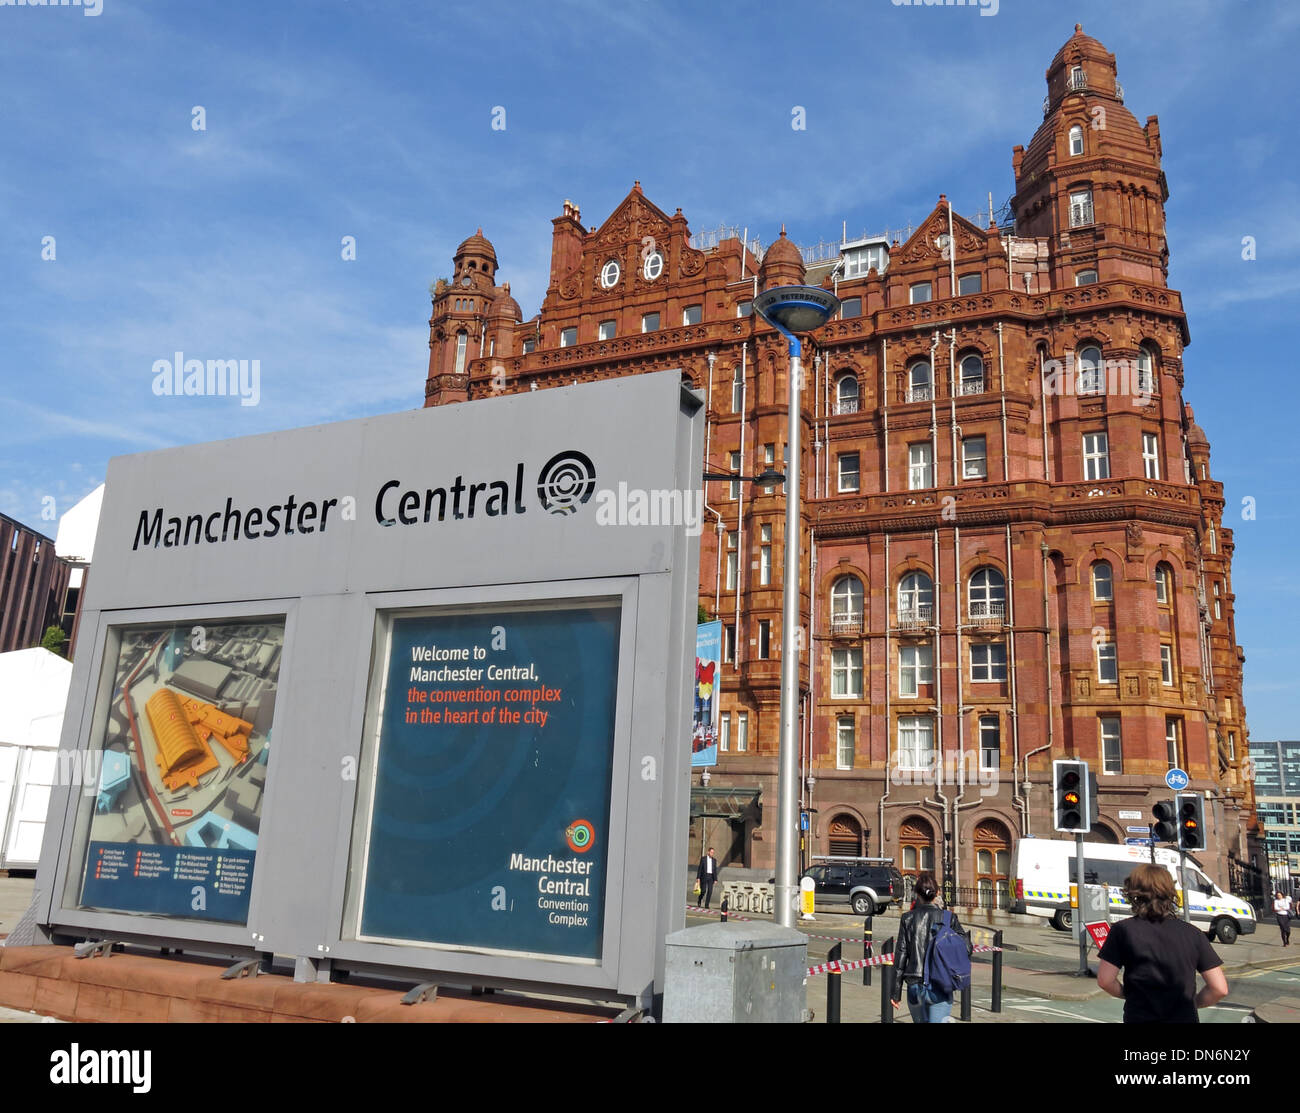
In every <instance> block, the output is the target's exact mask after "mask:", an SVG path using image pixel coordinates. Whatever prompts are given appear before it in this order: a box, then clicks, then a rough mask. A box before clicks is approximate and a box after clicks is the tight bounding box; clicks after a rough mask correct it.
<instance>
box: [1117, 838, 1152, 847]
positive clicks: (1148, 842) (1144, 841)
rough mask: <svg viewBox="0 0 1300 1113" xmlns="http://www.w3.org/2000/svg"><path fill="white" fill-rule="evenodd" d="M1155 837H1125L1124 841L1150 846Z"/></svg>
mask: <svg viewBox="0 0 1300 1113" xmlns="http://www.w3.org/2000/svg"><path fill="white" fill-rule="evenodd" d="M1155 841H1156V840H1155V839H1125V840H1124V842H1125V843H1127V844H1128V845H1129V846H1150V845H1151V844H1152V843H1154V842H1155Z"/></svg>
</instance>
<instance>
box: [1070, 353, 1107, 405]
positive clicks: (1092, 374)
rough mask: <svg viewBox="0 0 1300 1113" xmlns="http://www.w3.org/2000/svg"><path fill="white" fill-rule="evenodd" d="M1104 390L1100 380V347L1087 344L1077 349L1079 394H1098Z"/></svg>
mask: <svg viewBox="0 0 1300 1113" xmlns="http://www.w3.org/2000/svg"><path fill="white" fill-rule="evenodd" d="M1103 390H1104V387H1103V385H1102V381H1101V349H1100V348H1097V347H1094V346H1092V345H1089V346H1088V347H1086V348H1083V349H1081V350H1080V351H1079V380H1078V387H1077V391H1078V393H1079V394H1098V393H1100V392H1102V391H1103Z"/></svg>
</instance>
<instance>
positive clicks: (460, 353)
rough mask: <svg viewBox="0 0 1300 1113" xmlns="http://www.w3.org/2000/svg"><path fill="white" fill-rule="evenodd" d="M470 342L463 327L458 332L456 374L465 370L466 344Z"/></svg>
mask: <svg viewBox="0 0 1300 1113" xmlns="http://www.w3.org/2000/svg"><path fill="white" fill-rule="evenodd" d="M468 343H469V337H468V336H467V335H466V334H465V330H464V329H462V330H461V331H460V332H458V333H456V372H455V373H456V374H457V375H460V374H463V373H464V371H465V345H466V344H468Z"/></svg>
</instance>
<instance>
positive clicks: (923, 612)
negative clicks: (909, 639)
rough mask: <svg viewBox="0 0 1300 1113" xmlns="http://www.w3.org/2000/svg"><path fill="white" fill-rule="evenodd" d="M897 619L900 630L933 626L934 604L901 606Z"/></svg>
mask: <svg viewBox="0 0 1300 1113" xmlns="http://www.w3.org/2000/svg"><path fill="white" fill-rule="evenodd" d="M895 621H896V623H897V626H898V629H900V630H922V629H924V628H925V627H927V626H932V625H933V624H934V604H933V603H920V604H917V605H916V606H914V607H908V608H902V607H900V608H899V610H898V617H897V618H896V619H895Z"/></svg>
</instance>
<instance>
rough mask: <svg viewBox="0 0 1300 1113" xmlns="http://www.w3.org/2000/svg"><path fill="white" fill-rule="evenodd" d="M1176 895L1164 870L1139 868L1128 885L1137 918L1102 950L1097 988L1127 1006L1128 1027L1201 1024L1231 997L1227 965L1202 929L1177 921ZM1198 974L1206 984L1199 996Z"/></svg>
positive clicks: (1114, 932)
mask: <svg viewBox="0 0 1300 1113" xmlns="http://www.w3.org/2000/svg"><path fill="white" fill-rule="evenodd" d="M1174 894H1175V889H1174V879H1173V878H1172V877H1171V876H1170V875H1169V871H1168V870H1167V869H1165V868H1164V867H1163V866H1156V865H1143V866H1137V867H1136V868H1135V869H1134V870H1133V872H1132V873H1130V874H1129V876H1128V880H1127V881H1125V882H1124V899H1125V900H1126V901H1128V903H1129V906H1130V907H1131V908H1132V909H1133V915H1132V916H1130V917H1129V918H1128V919H1127V920H1120V922H1119V923H1117V924H1115V926H1114V927H1112V928H1111V929H1110V934H1109V935H1107V937H1106V942H1105V943H1103V944H1102V948H1101V953H1100V955H1099V956H1098V957H1099V960H1100V961H1099V963H1098V970H1097V984H1098V985H1099V986H1100V987H1101V988H1102V989H1103V990H1105V991H1106V992H1107V993H1109V994H1110V995H1111V996H1112V997H1118V998H1119V999H1120V1000H1122V1001H1123V1002H1124V1023H1125V1024H1152V1023H1172V1024H1195V1023H1197V1021H1198V1020H1199V1017H1198V1016H1197V1013H1196V1010H1197V1009H1204V1008H1208V1007H1209V1006H1210V1005H1213V1004H1215V1003H1216V1002H1217V1001H1221V1000H1222V999H1223V998H1225V997H1227V996H1228V979H1227V978H1226V977H1225V976H1224V973H1223V960H1222V959H1221V958H1219V956H1218V955H1217V954H1215V953H1214V948H1213V947H1211V946H1210V941H1209V939H1207V938H1206V936H1205V933H1204V932H1203V931H1201V930H1200V928H1196V927H1193V926H1192V925H1191V924H1189V923H1187V922H1186V921H1184V920H1181V919H1179V918H1178V917H1177V916H1176V915H1174ZM1121 970H1122V971H1123V972H1124V980H1123V981H1122V982H1121V981H1120V977H1119V975H1120V971H1121ZM1198 973H1199V974H1200V975H1201V977H1202V978H1203V979H1204V981H1205V985H1204V986H1202V987H1201V990H1200V992H1199V993H1198V992H1197V990H1196V975H1197V974H1198Z"/></svg>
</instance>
